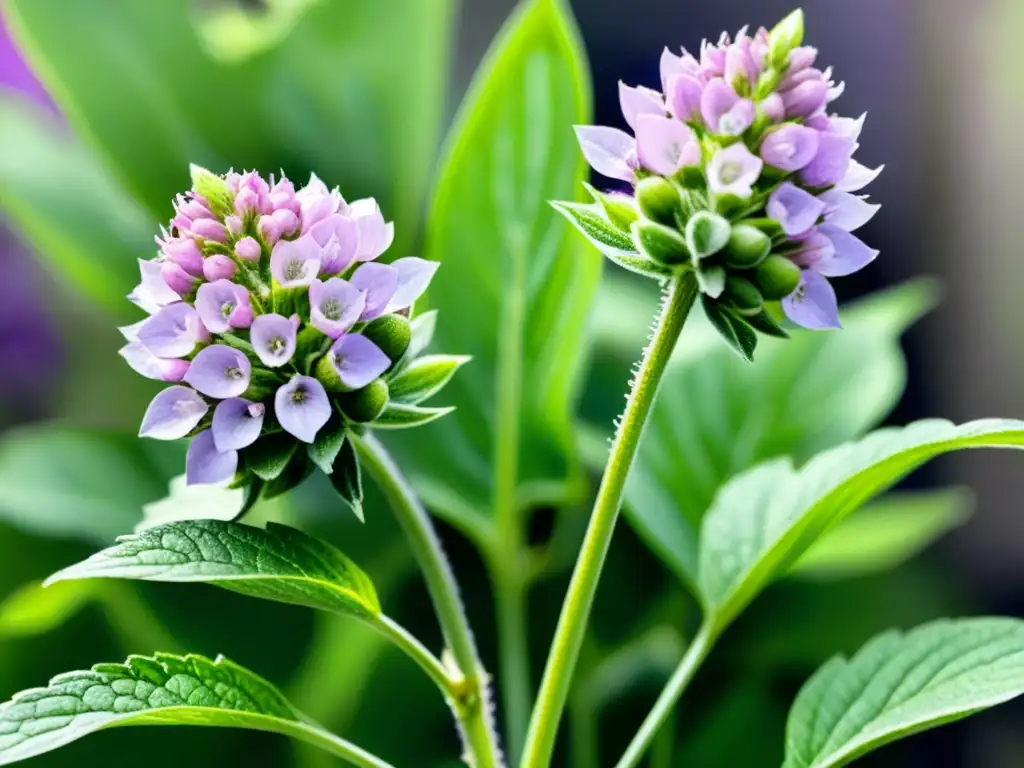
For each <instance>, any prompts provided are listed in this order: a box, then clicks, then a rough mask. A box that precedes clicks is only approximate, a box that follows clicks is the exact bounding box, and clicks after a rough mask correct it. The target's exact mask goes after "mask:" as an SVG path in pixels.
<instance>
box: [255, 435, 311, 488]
mask: <svg viewBox="0 0 1024 768" xmlns="http://www.w3.org/2000/svg"><path fill="white" fill-rule="evenodd" d="M298 447H299V444H298V442H297V441H296V440H295V438H294V437H292V436H291V435H290V434H288V433H287V432H278V433H277V434H272V435H265V436H264V437H261V438H260V439H259V440H257V441H256V442H255V443H253V444H252V445H251V446H249V447H248V448H246V449H245V453H244V454H243V456H244V458H245V468H246V469H251V470H252V471H253V472H254V473H255V474H256V476H257V477H259V478H260V479H261V480H274V479H276V478H278V477H280V476H281V473H282V472H284V470H285V468H286V467H287V466H288V462H290V461H291V460H292V456H294V455H295V452H296V451H297V450H298Z"/></svg>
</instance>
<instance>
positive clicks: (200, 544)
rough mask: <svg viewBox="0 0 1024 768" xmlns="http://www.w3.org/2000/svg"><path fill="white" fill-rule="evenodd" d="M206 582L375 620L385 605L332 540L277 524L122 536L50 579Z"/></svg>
mask: <svg viewBox="0 0 1024 768" xmlns="http://www.w3.org/2000/svg"><path fill="white" fill-rule="evenodd" d="M89 578H115V579H141V580H143V581H170V582H201V583H208V584H215V585H217V586H218V587H223V588H224V589H230V590H232V591H234V592H240V593H241V594H243V595H250V596H252V597H260V598H263V599H265V600H275V601H277V602H281V603H291V604H293V605H303V606H306V607H309V608H317V609H320V610H324V611H333V612H335V613H348V614H354V615H355V616H358V617H361V618H365V619H372V618H374V617H376V616H377V615H379V614H380V602H379V601H378V599H377V592H376V590H375V589H374V587H373V583H372V582H371V581H370V577H369V576H367V575H366V574H365V573H363V572H362V571H361V570H360V569H359V568H358V567H357V566H356V565H355V563H353V562H352V561H351V560H349V559H348V558H347V557H345V556H344V555H343V554H341V552H339V551H338V550H337V549H335V548H334V547H333V546H331V545H330V544H327V543H326V542H323V541H319V540H318V539H314V538H313V537H312V536H309V535H307V534H305V533H303V532H302V531H298V530H296V529H294V528H289V527H287V526H284V525H278V524H276V523H268V524H267V527H266V528H254V527H252V526H248V525H243V524H242V523H231V522H223V521H220V520H191V521H185V522H180V523H171V524H169V525H164V526H160V527H159V528H150V529H148V530H145V531H141V532H139V533H136V534H133V535H131V536H122V537H121V538H120V539H118V541H117V544H115V545H114V546H112V547H110V548H109V549H105V550H103V551H102V552H97V553H96V554H95V555H93V556H92V557H90V558H89V559H87V560H83V561H82V562H81V563H77V564H75V565H72V566H71V567H69V568H65V569H64V570H62V571H60V572H59V573H57V574H54V575H53V576H51V577H50V579H49V582H48V583H54V582H60V581H66V580H69V579H89Z"/></svg>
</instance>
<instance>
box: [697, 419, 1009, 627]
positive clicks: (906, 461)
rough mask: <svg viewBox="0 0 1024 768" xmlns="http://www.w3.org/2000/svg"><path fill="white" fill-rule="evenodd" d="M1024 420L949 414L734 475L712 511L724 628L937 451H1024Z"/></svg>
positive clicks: (707, 538) (709, 535)
mask: <svg viewBox="0 0 1024 768" xmlns="http://www.w3.org/2000/svg"><path fill="white" fill-rule="evenodd" d="M1022 445H1024V422H1021V421H1010V420H999V419H988V420H983V421H973V422H970V423H967V424H963V425H960V426H956V425H954V424H951V423H950V422H948V421H942V420H939V419H934V420H926V421H919V422H915V423H914V424H911V425H910V426H907V427H903V428H890V429H881V430H878V431H876V432H873V433H871V434H870V435H868V436H867V437H866V438H864V439H863V440H860V441H859V442H855V443H847V444H845V445H841V446H839V447H837V448H833V449H832V450H829V451H825V452H824V453H821V454H819V455H818V456H816V457H815V458H814V459H812V460H811V461H810V462H808V463H807V464H806V465H805V466H804V467H803V468H801V469H800V470H796V469H794V468H793V465H792V463H791V462H790V461H789V460H788V459H779V460H774V461H770V462H767V463H765V464H762V465H760V466H758V467H755V468H754V469H752V470H750V471H749V472H746V473H744V474H742V475H740V476H738V477H736V478H735V479H733V480H732V481H731V482H729V483H728V484H727V485H726V486H725V487H724V488H723V489H722V491H721V493H719V495H718V497H717V498H716V499H715V503H714V504H713V506H712V508H711V510H710V511H709V512H708V514H707V516H706V517H705V518H704V524H703V526H702V528H701V538H700V570H699V576H698V584H699V587H700V593H701V596H702V599H703V602H704V605H705V608H706V609H707V611H708V612H709V614H710V615H711V617H712V618H713V620H714V621H715V622H716V624H717V625H718V626H719V627H723V626H725V625H726V624H728V623H729V622H730V621H731V620H732V619H733V618H734V617H735V616H736V615H737V614H738V613H739V612H740V611H741V610H743V608H744V607H745V606H746V605H747V604H748V603H749V602H750V601H751V600H753V599H754V597H756V596H757V594H758V593H759V592H760V591H761V590H762V589H764V587H765V586H767V585H768V584H769V583H770V582H771V581H772V580H774V579H776V578H778V577H779V576H781V575H782V574H783V573H785V572H786V571H787V570H788V569H789V568H790V567H791V566H792V565H793V563H794V562H796V561H797V560H798V559H799V558H800V557H801V556H802V555H803V554H804V552H806V551H807V550H808V548H809V547H810V546H811V545H812V544H813V543H814V542H815V541H816V540H817V539H818V538H819V537H821V535H822V534H823V533H825V532H826V531H827V530H829V529H830V528H831V527H832V526H833V525H835V524H836V523H838V522H840V521H841V520H842V519H843V518H844V517H846V516H847V515H848V514H850V513H851V512H853V511H854V510H856V509H857V508H858V507H860V506H861V505H862V504H864V502H866V501H868V500H869V499H871V498H872V497H873V496H875V495H877V494H879V493H881V492H882V491H884V490H886V489H888V488H890V487H891V486H892V485H894V484H895V483H897V482H898V481H899V480H900V479H902V478H903V477H904V476H905V475H907V474H909V473H910V472H912V471H913V470H915V469H917V468H918V467H919V466H921V465H922V464H924V463H926V462H927V461H929V460H930V459H932V458H935V457H936V456H939V455H941V454H944V453H949V452H950V451H957V450H962V449H967V448H1001V447H1008V448H1020V447H1021V446H1022Z"/></svg>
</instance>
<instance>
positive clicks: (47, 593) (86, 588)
mask: <svg viewBox="0 0 1024 768" xmlns="http://www.w3.org/2000/svg"><path fill="white" fill-rule="evenodd" d="M95 595H96V585H95V584H89V583H85V582H81V583H77V584H71V583H68V584H61V585H59V586H57V587H53V588H50V589H44V588H43V585H42V584H40V583H39V582H37V581H36V582H32V583H30V584H25V585H24V586H22V587H20V588H19V589H17V590H15V591H14V592H13V593H11V594H10V595H8V596H7V597H6V598H4V600H3V602H0V639H2V640H6V639H9V638H13V637H32V636H34V635H42V634H45V633H47V632H50V631H51V630H53V629H56V628H57V627H59V626H61V625H62V624H64V623H65V622H66V621H67V620H68V619H70V618H71V617H72V616H74V615H75V614H77V613H78V612H79V611H80V610H81V609H82V608H84V607H85V606H86V605H87V604H88V603H89V602H90V601H91V600H92V599H93V597H94V596H95Z"/></svg>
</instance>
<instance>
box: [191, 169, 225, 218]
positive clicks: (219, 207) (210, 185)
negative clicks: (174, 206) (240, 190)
mask: <svg viewBox="0 0 1024 768" xmlns="http://www.w3.org/2000/svg"><path fill="white" fill-rule="evenodd" d="M189 171H191V173H192V189H194V190H195V191H196V194H198V195H199V196H201V197H202V198H204V199H205V200H206V202H207V203H209V206H210V210H211V211H212V212H213V213H215V214H216V215H218V216H227V215H228V214H230V213H232V212H233V211H234V207H235V196H234V195H233V194H231V189H230V188H229V187H228V185H227V182H226V181H224V179H222V178H221V177H220V176H217V175H215V174H213V173H210V172H209V171H208V170H206V169H205V168H203V167H201V166H198V165H191V166H189Z"/></svg>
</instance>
